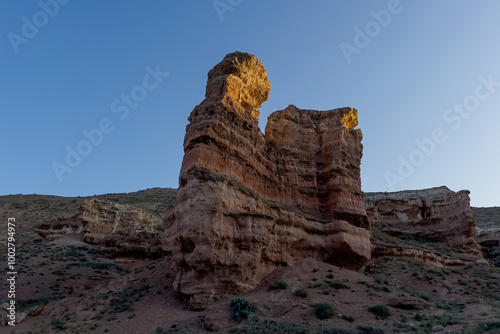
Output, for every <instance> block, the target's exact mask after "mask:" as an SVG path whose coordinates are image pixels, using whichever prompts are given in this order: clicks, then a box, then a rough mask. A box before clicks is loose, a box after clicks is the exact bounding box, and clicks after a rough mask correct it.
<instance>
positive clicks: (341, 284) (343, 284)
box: [325, 280, 351, 289]
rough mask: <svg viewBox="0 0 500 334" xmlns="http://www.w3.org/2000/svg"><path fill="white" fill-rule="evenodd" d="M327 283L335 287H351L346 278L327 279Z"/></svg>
mask: <svg viewBox="0 0 500 334" xmlns="http://www.w3.org/2000/svg"><path fill="white" fill-rule="evenodd" d="M325 283H326V284H328V285H329V286H330V287H332V288H334V289H350V288H351V286H350V285H349V284H347V283H346V280H342V281H340V280H325Z"/></svg>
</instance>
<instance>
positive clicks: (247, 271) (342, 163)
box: [162, 52, 371, 309]
mask: <svg viewBox="0 0 500 334" xmlns="http://www.w3.org/2000/svg"><path fill="white" fill-rule="evenodd" d="M269 90H270V84H269V81H268V80H267V72H266V70H265V68H264V66H263V65H262V64H261V63H260V61H258V60H257V58H255V56H253V55H249V54H246V53H240V52H235V53H232V54H228V55H227V56H226V57H225V58H224V60H223V61H222V62H221V63H219V64H218V65H216V66H215V67H214V68H213V69H212V70H211V71H210V72H209V73H208V82H207V90H206V94H205V100H204V101H203V102H202V103H201V104H200V105H198V106H196V107H195V108H194V110H193V111H192V113H191V115H190V116H189V121H190V123H189V125H188V126H187V128H186V135H185V139H184V152H185V155H184V159H183V162H182V168H181V172H180V176H179V183H180V187H179V191H178V194H177V199H176V203H175V205H174V206H173V207H171V208H170V209H169V211H168V214H167V218H166V222H165V233H164V236H163V239H162V243H163V249H164V250H165V251H167V252H168V253H170V254H171V256H172V260H173V261H174V264H175V266H176V268H177V275H176V279H175V281H174V288H175V289H176V290H177V291H178V292H179V293H180V295H181V296H183V297H184V298H185V299H186V301H187V302H188V304H189V305H190V307H191V308H192V309H203V308H206V306H207V305H208V304H209V303H211V302H213V301H216V300H217V299H219V298H221V297H223V296H224V295H227V294H240V293H244V292H247V291H250V290H252V289H254V288H255V287H256V286H257V285H258V284H259V282H260V281H261V279H262V278H263V277H264V276H266V275H268V274H269V273H271V272H273V271H274V270H275V269H276V268H279V267H281V266H287V265H291V264H293V263H295V262H297V261H298V260H300V259H303V258H306V257H315V258H317V259H321V260H323V261H327V262H329V263H333V264H336V265H340V266H344V267H347V268H352V269H360V268H362V267H363V266H364V265H365V264H366V262H367V261H368V260H369V258H370V254H371V248H370V236H371V234H370V232H369V231H368V230H367V229H369V221H368V218H367V215H366V211H365V208H364V201H363V193H362V191H361V180H360V161H361V157H362V149H363V146H362V144H361V139H362V133H361V130H356V129H354V128H355V127H356V125H357V123H358V121H357V111H356V110H355V109H352V108H340V109H333V110H329V111H314V110H301V109H298V108H296V107H295V106H289V107H287V108H286V109H284V110H281V111H276V112H274V113H273V114H271V116H269V118H268V123H267V126H266V130H265V135H264V134H263V133H262V132H261V131H260V129H259V126H258V116H259V110H258V108H259V107H260V106H261V104H262V103H263V102H264V101H266V100H267V98H268V96H269Z"/></svg>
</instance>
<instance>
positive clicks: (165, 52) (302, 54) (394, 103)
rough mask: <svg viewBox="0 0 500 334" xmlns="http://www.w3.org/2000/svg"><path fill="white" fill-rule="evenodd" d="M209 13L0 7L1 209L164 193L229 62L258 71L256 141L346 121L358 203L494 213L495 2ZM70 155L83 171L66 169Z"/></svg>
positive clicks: (204, 9)
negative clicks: (450, 202) (440, 191)
mask: <svg viewBox="0 0 500 334" xmlns="http://www.w3.org/2000/svg"><path fill="white" fill-rule="evenodd" d="M55 4H57V7H56V5H55ZM215 5H217V6H218V7H217V8H216V7H215V6H214V1H211V0H204V1H201V0H200V1H180V0H177V1H174V0H172V1H160V0H150V1H129V0H120V1H118V0H115V1H97V0H87V1H81V0H71V1H68V0H64V1H63V0H59V1H58V2H56V0H41V1H40V2H38V1H27V0H24V1H6V0H4V1H1V2H0V22H1V23H0V78H1V79H0V126H1V129H0V130H1V131H0V152H1V158H2V159H1V160H0V195H6V194H17V193H23V194H30V193H38V194H53V195H61V196H77V195H81V196H86V195H93V194H101V193H111V192H132V191H137V190H140V189H145V188H151V187H173V188H176V187H177V186H178V174H179V169H180V165H181V161H182V157H183V151H182V142H183V137H184V132H185V126H186V125H187V118H188V116H189V114H190V112H191V111H192V109H193V108H194V107H195V106H196V105H197V104H199V103H200V102H201V101H202V100H203V98H204V93H205V84H206V78H207V72H208V71H209V70H210V69H211V68H212V67H213V66H214V65H216V64H217V63H218V62H219V61H221V60H222V58H223V57H224V56H225V55H226V54H227V53H229V52H233V51H236V50H238V51H245V52H249V53H252V54H254V55H256V56H257V58H258V59H260V60H261V61H262V63H263V64H264V66H265V67H266V69H267V71H268V77H269V80H270V81H271V94H270V99H269V100H268V101H267V102H265V103H264V104H263V106H262V108H261V118H260V124H261V129H262V130H263V129H264V127H265V123H266V118H267V116H268V115H269V114H270V113H271V112H272V111H274V110H279V109H283V108H285V107H286V106H288V105H289V104H294V105H296V106H297V107H299V108H304V109H318V110H327V109H333V108H337V107H344V106H349V107H354V108H357V109H358V111H359V122H360V123H359V128H361V129H362V130H363V134H364V139H363V144H364V157H363V160H362V166H361V167H362V184H363V186H362V187H363V190H364V191H391V190H393V189H394V190H403V189H421V188H427V187H434V186H441V185H446V186H448V187H449V188H451V189H452V190H455V191H458V190H461V189H469V190H471V198H472V204H473V205H474V206H499V205H500V198H499V197H498V189H500V178H499V176H498V175H499V170H500V168H499V165H500V159H499V154H498V147H500V131H499V124H500V122H499V121H500V113H499V109H500V66H499V65H500V43H499V41H500V20H499V19H498V17H499V14H500V2H496V1H457V0H453V1H452V0H448V1H439V2H437V1H411V0H401V1H400V2H399V4H398V2H397V1H393V0H391V1H373V0H370V1H356V2H354V1H347V0H346V1H332V0H322V1H320V0H318V1H310V2H306V1H298V0H288V1H264V0H220V1H217V2H215ZM43 7H45V9H43ZM154 72H159V74H158V73H157V74H155V75H154V76H151V74H150V73H154ZM167 72H168V75H167V74H166V73H167ZM148 75H149V76H148ZM147 76H148V77H147ZM155 77H156V79H155ZM145 78H146V79H145ZM144 80H145V81H144ZM145 87H146V88H147V89H146V88H145ZM127 96H129V97H128V98H129V100H128V101H127V100H126V99H127ZM130 96H132V97H130ZM134 99H135V100H134ZM99 128H100V130H99V131H101V130H104V131H106V133H103V135H102V138H101V137H100V136H99V135H98V134H97V132H95V131H94V132H92V131H93V129H99ZM84 130H86V131H88V132H89V133H90V134H93V135H94V136H93V137H92V138H93V141H94V143H96V144H95V145H94V144H92V143H90V141H88V139H87V138H86V137H85V135H84V134H83V131H84ZM101 132H102V131H101ZM85 140H87V143H85ZM416 141H417V142H419V143H420V144H417V143H416ZM89 143H90V145H91V146H90V147H89V146H88V144H89ZM419 145H420V146H419ZM68 148H69V149H70V150H75V152H77V150H78V149H79V150H80V152H83V153H84V154H86V156H81V157H80V159H78V158H75V157H72V159H73V160H71V159H70V163H71V165H72V166H73V167H71V166H70V165H69V164H68V163H67V162H66V158H67V154H68V153H67V152H68V151H67V149H68ZM77 154H78V152H77ZM54 166H57V168H58V170H59V177H58V175H57V173H56V172H55V171H54ZM62 166H66V167H62ZM398 169H399V170H398ZM70 170H71V171H70Z"/></svg>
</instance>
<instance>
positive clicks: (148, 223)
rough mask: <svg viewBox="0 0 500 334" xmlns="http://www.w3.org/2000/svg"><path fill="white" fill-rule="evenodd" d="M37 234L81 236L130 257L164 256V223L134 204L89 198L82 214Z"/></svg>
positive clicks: (45, 226) (39, 228) (39, 227)
mask: <svg viewBox="0 0 500 334" xmlns="http://www.w3.org/2000/svg"><path fill="white" fill-rule="evenodd" d="M35 231H36V232H37V233H38V234H39V235H40V236H42V237H44V238H47V237H54V236H59V235H63V234H68V233H75V234H80V235H81V236H82V239H83V241H85V242H87V243H89V244H94V245H99V246H102V247H104V248H106V250H108V251H110V252H112V253H115V254H118V255H127V256H155V255H160V254H161V253H162V249H161V241H160V233H161V232H162V231H163V222H162V221H161V220H160V219H159V218H157V217H156V216H154V215H152V214H150V213H149V212H146V211H144V210H142V209H138V208H136V207H133V206H130V205H123V204H117V203H114V202H111V201H102V200H98V199H96V198H93V197H89V198H87V199H85V201H84V202H83V203H82V205H81V207H80V209H79V211H78V213H77V214H76V215H74V216H72V217H69V218H62V219H57V220H55V221H44V222H40V223H38V224H37V226H36V228H35Z"/></svg>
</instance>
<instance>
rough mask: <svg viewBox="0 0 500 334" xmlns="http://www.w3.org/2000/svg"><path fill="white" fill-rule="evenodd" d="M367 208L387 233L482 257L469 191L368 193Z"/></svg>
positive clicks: (371, 218) (440, 188) (373, 222)
mask: <svg viewBox="0 0 500 334" xmlns="http://www.w3.org/2000/svg"><path fill="white" fill-rule="evenodd" d="M365 207H366V211H367V213H368V217H369V220H370V222H371V224H372V225H373V226H374V227H377V228H378V229H380V230H381V231H383V232H385V233H388V234H391V235H400V234H406V235H416V236H421V237H424V238H427V239H431V240H435V241H439V242H441V243H443V244H444V245H445V246H447V247H451V248H457V249H461V250H464V251H466V252H467V253H469V254H472V255H474V256H476V257H482V254H481V247H480V246H479V244H478V242H477V232H476V224H475V219H474V215H473V213H472V209H471V207H470V198H469V191H467V190H462V191H459V192H453V191H451V190H450V189H448V188H447V187H437V188H431V189H424V190H407V191H400V192H393V193H366V194H365Z"/></svg>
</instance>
